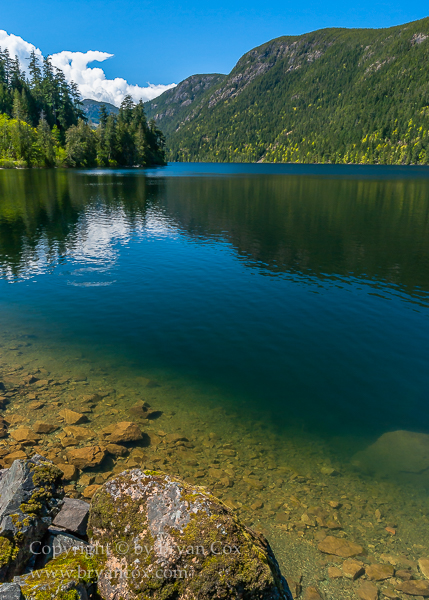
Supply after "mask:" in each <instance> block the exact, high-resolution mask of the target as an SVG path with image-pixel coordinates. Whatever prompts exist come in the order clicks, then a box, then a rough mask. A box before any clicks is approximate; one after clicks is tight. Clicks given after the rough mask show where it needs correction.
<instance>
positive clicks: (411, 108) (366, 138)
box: [146, 18, 429, 164]
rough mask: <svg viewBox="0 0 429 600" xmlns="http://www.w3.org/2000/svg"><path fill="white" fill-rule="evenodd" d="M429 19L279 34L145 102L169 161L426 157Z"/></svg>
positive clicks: (348, 160)
mask: <svg viewBox="0 0 429 600" xmlns="http://www.w3.org/2000/svg"><path fill="white" fill-rule="evenodd" d="M428 59H429V18H426V19H422V20H420V21H415V22H413V23H408V24H405V25H401V26H397V27H392V28H389V29H377V30H371V29H324V30H320V31H315V32H312V33H308V34H304V35H301V36H285V37H281V38H277V39H275V40H272V41H270V42H268V43H266V44H263V45H262V46H259V47H258V48H254V49H253V50H251V51H250V52H248V53H246V54H245V55H244V56H243V57H242V58H241V59H240V60H239V61H238V63H237V64H236V66H235V67H234V69H233V70H232V71H231V73H230V74H229V75H227V76H220V75H214V76H212V79H210V76H209V75H197V76H193V77H190V78H188V79H186V80H185V81H183V82H182V83H181V84H179V85H178V86H177V87H176V88H175V89H174V90H169V91H167V92H165V93H164V94H162V95H161V96H159V97H158V98H156V100H154V101H152V102H151V103H147V104H146V107H147V111H148V114H149V115H150V116H151V117H154V118H155V120H156V121H157V122H158V124H159V126H160V127H161V128H162V129H163V131H164V133H165V134H166V137H167V145H168V149H169V158H170V160H179V161H180V160H181V161H188V160H189V161H219V162H223V161H225V162H227V161H231V162H246V161H259V160H261V161H269V162H346V163H353V162H360V163H377V162H378V163H386V164H392V163H393V164H398V163H399V164H409V163H417V164H428V162H429V135H428V130H429V77H428V74H427V70H426V69H424V68H423V67H422V65H424V64H427V61H428Z"/></svg>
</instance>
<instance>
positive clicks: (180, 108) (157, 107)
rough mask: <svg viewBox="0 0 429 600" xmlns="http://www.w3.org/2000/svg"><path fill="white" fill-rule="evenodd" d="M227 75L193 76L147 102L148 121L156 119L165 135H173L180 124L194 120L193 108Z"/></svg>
mask: <svg viewBox="0 0 429 600" xmlns="http://www.w3.org/2000/svg"><path fill="white" fill-rule="evenodd" d="M225 78H226V75H220V74H219V73H213V74H211V75H192V76H191V77H188V79H185V80H184V81H182V82H181V83H179V85H177V86H176V87H175V88H173V89H171V90H167V91H166V92H164V93H163V94H161V95H160V96H158V97H157V98H155V100H152V101H150V102H145V110H146V114H147V117H148V119H152V118H153V119H155V121H156V122H157V125H158V126H159V127H161V129H162V131H163V133H164V135H166V136H168V135H170V134H171V133H173V132H174V131H175V130H176V129H177V126H178V123H181V122H182V121H183V122H187V121H189V120H190V119H191V118H193V107H194V106H195V105H198V104H199V103H200V102H201V101H202V99H203V98H204V97H205V96H206V95H207V93H208V92H209V91H210V90H211V89H212V88H213V87H215V86H216V85H218V84H220V83H221V82H222V81H223V80H224V79H225Z"/></svg>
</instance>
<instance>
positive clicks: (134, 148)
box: [0, 49, 165, 168]
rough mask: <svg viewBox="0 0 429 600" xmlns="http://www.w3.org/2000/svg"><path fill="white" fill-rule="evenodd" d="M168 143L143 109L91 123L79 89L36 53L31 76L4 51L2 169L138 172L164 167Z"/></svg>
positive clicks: (128, 105) (125, 107)
mask: <svg viewBox="0 0 429 600" xmlns="http://www.w3.org/2000/svg"><path fill="white" fill-rule="evenodd" d="M164 146H165V140H164V136H163V134H162V132H161V131H160V130H159V129H158V127H157V126H156V124H155V121H154V120H151V121H150V122H148V120H147V118H146V114H145V110H144V106H143V103H142V102H141V101H140V102H139V103H137V104H135V103H134V102H133V99H132V98H131V96H126V97H125V98H124V100H123V102H122V104H121V107H120V109H119V112H118V114H117V115H116V114H108V112H107V110H106V108H105V107H104V106H101V108H100V122H99V124H98V126H97V127H96V128H95V127H93V126H91V123H88V122H87V119H86V117H85V114H84V111H83V110H82V100H81V97H80V94H79V91H78V88H77V86H76V84H74V83H68V82H67V81H66V79H65V76H64V73H63V72H62V71H61V70H59V69H56V68H55V67H54V66H53V65H52V63H51V60H50V58H49V57H46V58H44V59H43V61H42V63H41V61H39V59H38V57H37V56H36V54H35V52H34V51H33V52H32V53H31V54H30V56H29V58H28V73H26V72H25V71H24V70H22V69H21V66H20V63H19V60H18V58H17V57H15V58H12V57H11V56H10V55H9V52H8V50H1V49H0V167H3V168H5V167H6V168H8V167H9V168H13V167H81V168H82V167H84V168H88V167H97V166H98V167H133V166H146V165H163V164H165V150H164Z"/></svg>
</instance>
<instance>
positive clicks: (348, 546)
mask: <svg viewBox="0 0 429 600" xmlns="http://www.w3.org/2000/svg"><path fill="white" fill-rule="evenodd" d="M318 549H319V550H320V552H324V553H325V554H333V555H334V556H341V557H343V558H351V557H353V556H357V555H359V554H364V549H363V548H362V546H360V545H359V544H356V543H355V542H350V541H349V540H345V539H344V538H336V537H334V536H333V535H328V536H326V537H325V539H323V540H322V541H321V542H320V543H319V545H318Z"/></svg>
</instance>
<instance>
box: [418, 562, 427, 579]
mask: <svg viewBox="0 0 429 600" xmlns="http://www.w3.org/2000/svg"><path fill="white" fill-rule="evenodd" d="M418 565H419V569H420V571H421V573H422V574H423V575H424V576H425V577H426V578H427V579H429V558H419V560H418Z"/></svg>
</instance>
